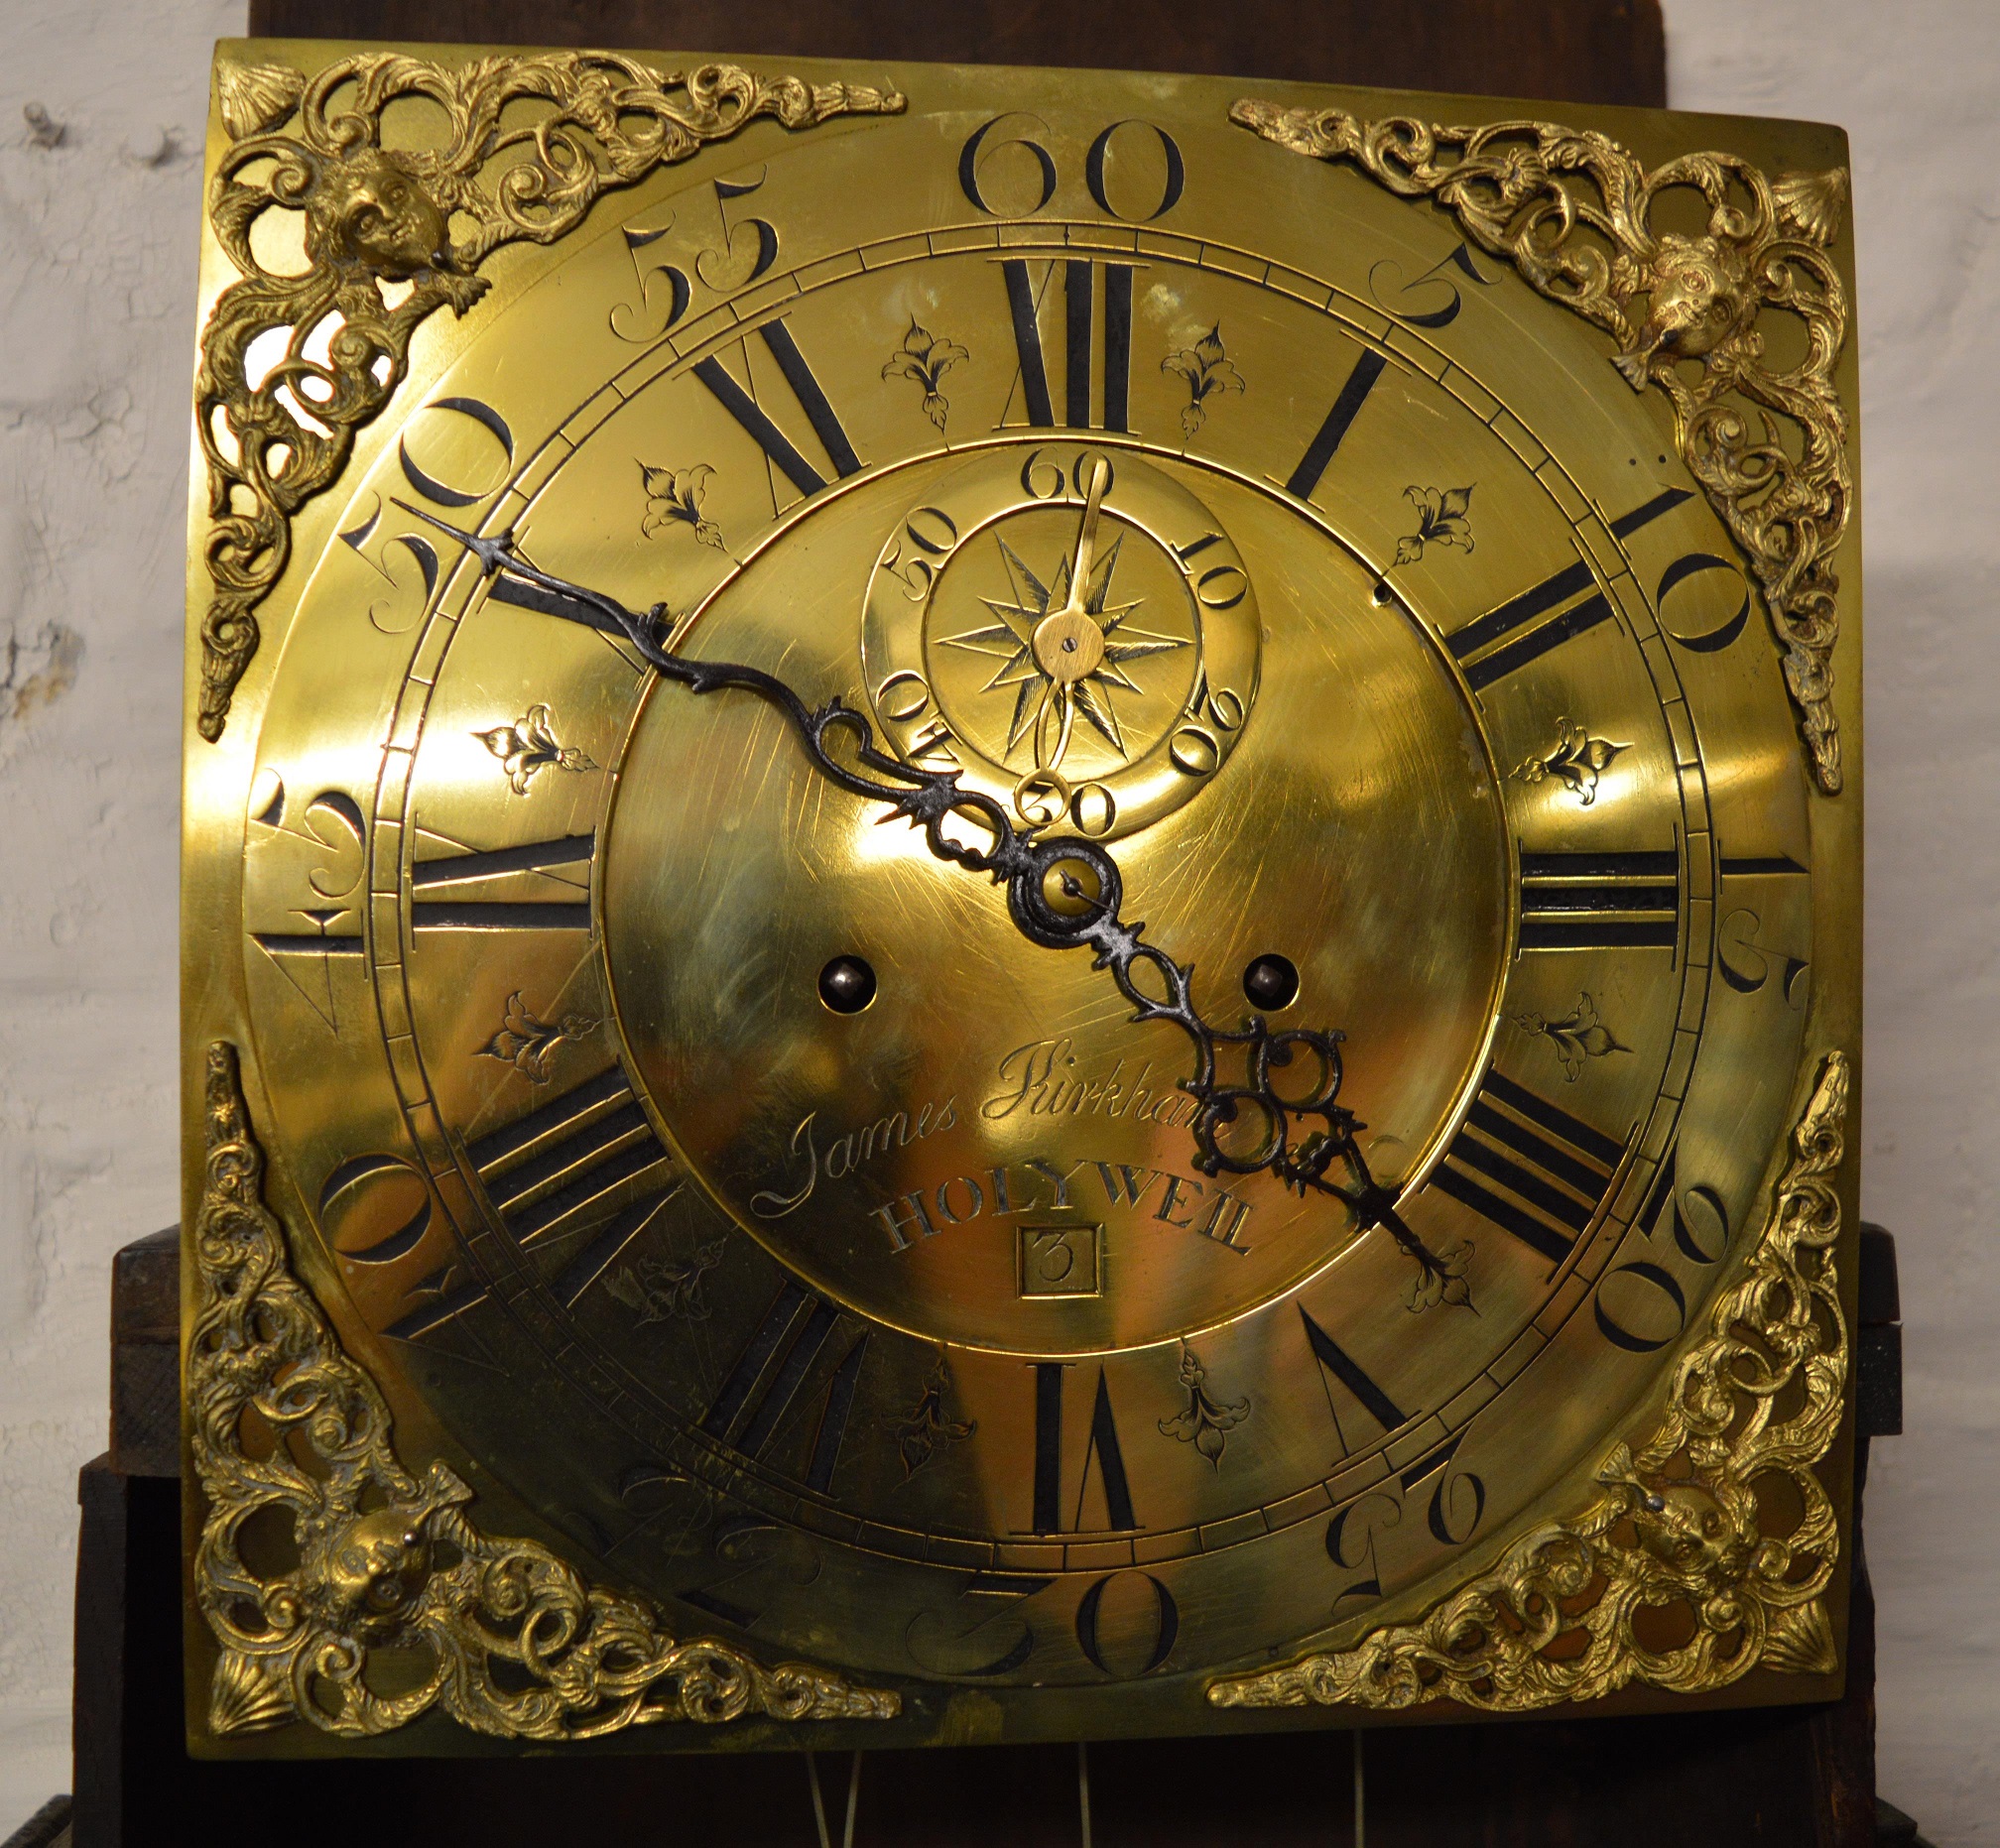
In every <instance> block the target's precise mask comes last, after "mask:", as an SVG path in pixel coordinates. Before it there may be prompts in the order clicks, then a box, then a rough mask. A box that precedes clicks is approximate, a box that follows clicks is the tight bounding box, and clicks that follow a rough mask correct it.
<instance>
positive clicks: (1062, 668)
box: [1033, 455, 1111, 770]
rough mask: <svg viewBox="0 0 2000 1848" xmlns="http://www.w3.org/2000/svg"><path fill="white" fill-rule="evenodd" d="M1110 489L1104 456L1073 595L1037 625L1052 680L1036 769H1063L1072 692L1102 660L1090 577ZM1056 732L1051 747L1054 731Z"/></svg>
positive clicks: (1094, 474)
mask: <svg viewBox="0 0 2000 1848" xmlns="http://www.w3.org/2000/svg"><path fill="white" fill-rule="evenodd" d="M1110 485H1111V465H1110V463H1108V462H1107V461H1105V460H1104V458H1103V457H1102V456H1101V455H1100V456H1099V457H1098V458H1097V459H1096V460H1095V461H1094V462H1093V463H1092V464H1091V466H1090V485H1089V488H1088V490H1087V491H1086V494H1085V498H1084V502H1083V517H1082V519H1081V520H1080V521H1079V522H1078V523H1077V527H1076V545H1075V548H1074V550H1073V551H1072V552H1071V553H1070V556H1069V594H1068V596H1067V597H1066V598H1065V599H1064V600H1063V603H1062V608H1061V609H1057V610H1051V611H1050V612H1049V614H1048V615H1046V616H1045V617H1043V618H1042V620H1041V621H1040V622H1039V623H1037V624H1036V625H1035V633H1034V638H1033V647H1034V651H1035V662H1036V665H1037V666H1038V667H1039V668H1040V669H1041V670H1042V672H1043V673H1044V674H1045V675H1046V676H1048V678H1047V680H1046V682H1045V683H1044V685H1043V688H1042V709H1041V711H1040V712H1039V713H1038V714H1037V715H1036V719H1035V762H1036V765H1037V767H1038V768H1040V769H1045V770H1055V769H1058V768H1060V767H1061V765H1062V759H1063V757H1064V756H1065V755H1067V753H1068V750H1069V733H1070V730H1071V728H1072V727H1073V726H1074V724H1075V722H1076V701H1075V698H1074V697H1073V695H1072V694H1071V692H1070V688H1071V687H1072V686H1074V685H1075V684H1076V682H1077V681H1078V680H1082V679H1086V678H1088V677H1089V676H1091V675H1092V674H1095V673H1096V672H1097V670H1098V668H1099V667H1100V666H1101V665H1102V664H1103V660H1104V631H1103V630H1102V629H1101V628H1100V627H1099V626H1098V624H1097V621H1096V619H1095V618H1094V617H1093V616H1092V615H1091V614H1090V611H1089V588H1090V573H1091V571H1092V569H1094V568H1095V564H1096V553H1097V520H1098V515H1099V514H1100V512H1101V511H1102V509H1103V506H1104V495H1105V491H1106V490H1107V489H1108V488H1109V487H1110ZM1052 729H1053V730H1054V731H1055V732H1056V739H1055V742H1054V744H1053V746H1052V744H1051V743H1050V740H1049V733H1050V731H1051V730H1052Z"/></svg>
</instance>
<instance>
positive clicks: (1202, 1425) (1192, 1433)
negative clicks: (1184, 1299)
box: [1159, 1341, 1250, 1471]
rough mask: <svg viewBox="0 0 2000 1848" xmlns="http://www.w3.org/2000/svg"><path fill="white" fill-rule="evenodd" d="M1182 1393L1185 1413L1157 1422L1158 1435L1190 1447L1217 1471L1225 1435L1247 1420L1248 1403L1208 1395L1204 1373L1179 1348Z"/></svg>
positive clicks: (1190, 1353)
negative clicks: (1189, 1444) (1185, 1404)
mask: <svg viewBox="0 0 2000 1848" xmlns="http://www.w3.org/2000/svg"><path fill="white" fill-rule="evenodd" d="M1181 1390H1182V1391H1183V1392H1185V1393H1186V1394H1187V1410H1186V1411H1185V1412H1182V1413H1180V1414H1178V1415H1177V1416H1176V1417H1171V1418H1161V1419H1160V1420H1159V1425H1160V1434H1161V1435H1162V1436H1163V1437H1172V1438H1173V1439H1174V1440H1175V1441H1176V1442H1177V1443H1191V1444H1192V1445H1193V1446H1194V1448H1195V1449H1196V1450H1197V1451H1198V1452H1199V1453H1200V1454H1201V1455H1202V1456H1205V1457H1206V1458H1207V1459H1208V1461H1209V1462H1210V1463H1211V1464H1212V1465H1214V1467H1215V1468H1216V1469H1217V1470H1218V1471H1219V1470H1220V1469H1221V1467H1222V1452H1223V1450H1224V1449H1225V1448H1227V1446H1228V1441H1229V1440H1228V1433H1229V1432H1230V1431H1233V1430H1234V1429H1235V1428H1236V1426H1237V1425H1239V1424H1241V1423H1242V1422H1243V1420H1244V1419H1245V1418H1247V1417H1249V1416H1250V1401H1249V1398H1248V1396H1247V1395H1246V1396H1245V1397H1244V1398H1242V1399H1216V1398H1215V1397H1214V1396H1213V1395H1211V1394H1210V1393H1209V1391H1208V1374H1207V1370H1206V1369H1205V1368H1204V1367H1203V1366H1202V1365H1201V1362H1200V1360H1199V1359H1198V1358H1197V1357H1196V1355H1195V1353H1194V1350H1193V1349H1192V1348H1191V1347H1189V1346H1188V1345H1187V1343H1186V1342H1185V1341H1184V1342H1183V1343H1182V1344H1181Z"/></svg>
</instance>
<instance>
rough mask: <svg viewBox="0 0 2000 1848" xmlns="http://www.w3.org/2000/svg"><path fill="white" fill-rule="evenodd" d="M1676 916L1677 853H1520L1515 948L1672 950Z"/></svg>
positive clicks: (1678, 910)
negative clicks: (1517, 941) (1518, 933)
mask: <svg viewBox="0 0 2000 1848" xmlns="http://www.w3.org/2000/svg"><path fill="white" fill-rule="evenodd" d="M1680 922H1681V856H1680V854H1679V853H1678V852H1676V851H1675V850H1673V849H1672V848H1669V849H1667V850H1666V851H1664V852H1652V853H1530V852H1528V851H1527V850H1526V849H1523V851H1522V854H1521V947H1522V948H1523V949H1524V950H1529V949H1672V948H1673V947H1674V945H1675V941H1676V939H1677V936H1678V932H1679V929H1680Z"/></svg>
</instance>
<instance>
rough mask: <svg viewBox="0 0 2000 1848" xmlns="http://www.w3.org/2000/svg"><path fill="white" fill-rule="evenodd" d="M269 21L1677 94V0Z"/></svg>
mask: <svg viewBox="0 0 2000 1848" xmlns="http://www.w3.org/2000/svg"><path fill="white" fill-rule="evenodd" d="M250 30H251V32H252V33H253V34H258V35H263V36H268V37H276V38H288V39H404V40H427V41H433V42H442V41H448V42H453V43H458V44H486V45H574V46H585V45H587V46H602V47H611V48H623V49H643V48H649V47H653V48H659V49H661V50H691V51H710V52H742V53H752V54H755V55H758V56H760V57H766V58H839V59H853V60H856V61H859V62H873V61H877V60H883V59H917V60H924V61H929V62H942V63H989V64H1067V65H1072V66H1086V67H1100V68H1112V69H1131V70H1191V71H1206V72H1219V73H1226V74H1228V75H1232V76H1245V77H1292V78H1296V79H1298V80H1300V81H1302V82H1313V83H1376V84H1382V85H1385V86H1389V87H1394V88H1403V89H1426V90H1461V91H1465V92H1468V93H1471V94H1477V95H1488V96H1543V97H1551V98H1556V99H1559V100H1562V101H1565V102H1597V103H1636V104H1640V105H1643V106H1650V107H1652V108H1656V109H1657V108H1664V107H1665V106H1666V102H1667V40H1666V33H1665V31H1664V29H1663V27H1662V25H1661V20H1660V4H1659V0H1533V3H1532V4H1523V3H1522V0H1412V3H1410V4H1405V5H1401V6H1387V5H1384V4H1382V0H1118V4H1115V5H1111V4H1099V5H1095V6H1092V5H1087V4H1079V3H1078V0H932V3H931V4H925V5H917V4H912V0H681V4H679V5H668V4H664V0H566V3H559V4H555V5H550V4H544V3H543V0H251V4H250Z"/></svg>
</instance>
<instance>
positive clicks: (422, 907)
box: [410, 834, 597, 930]
mask: <svg viewBox="0 0 2000 1848" xmlns="http://www.w3.org/2000/svg"><path fill="white" fill-rule="evenodd" d="M596 846H597V842H596V837H595V836H594V835H591V834H568V835H564V836H563V837H562V838H561V839H559V840H532V841H528V842H526V843H524V844H523V845H521V846H518V847H496V848H493V849H491V850H490V851H487V852H483V853H453V854H441V855H438V856H437V857H435V858H430V859H423V860H419V861H418V862H417V863H416V864H415V865H414V866H412V867H411V869H410V923H411V925H412V927H413V928H415V929H417V930H587V929H589V928H590V859H591V856H592V855H593V854H594V853H595V851H596ZM524 885H525V886H526V887H527V890H526V891H525V892H521V891H520V888H521V887H523V886H524ZM475 886H476V887H478V888H480V889H481V890H480V893H479V895H478V896H476V897H474V896H469V895H468V893H467V888H470V887H475ZM495 888H497V894H498V895H496V892H495ZM552 888H553V889H554V893H555V894H560V895H561V896H553V895H552ZM517 893H518V894H519V896H516V895H517Z"/></svg>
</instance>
